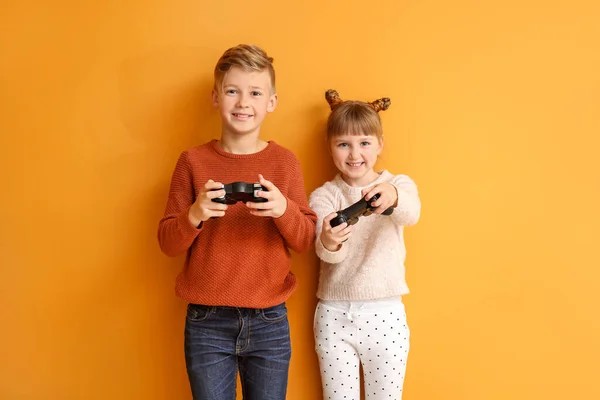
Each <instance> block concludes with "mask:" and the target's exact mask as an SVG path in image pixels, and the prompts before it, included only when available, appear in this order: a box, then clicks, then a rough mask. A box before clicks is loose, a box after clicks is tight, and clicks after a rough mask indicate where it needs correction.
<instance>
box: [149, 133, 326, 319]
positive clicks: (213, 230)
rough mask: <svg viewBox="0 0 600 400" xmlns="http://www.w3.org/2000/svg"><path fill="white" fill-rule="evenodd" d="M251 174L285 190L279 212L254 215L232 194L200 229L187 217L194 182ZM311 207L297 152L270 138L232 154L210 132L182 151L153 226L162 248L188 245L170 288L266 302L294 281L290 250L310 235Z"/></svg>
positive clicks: (224, 301)
mask: <svg viewBox="0 0 600 400" xmlns="http://www.w3.org/2000/svg"><path fill="white" fill-rule="evenodd" d="M258 174H262V175H263V176H264V177H265V179H267V180H269V181H271V182H273V184H274V185H275V186H277V188H278V189H279V190H280V191H281V193H282V194H283V195H284V196H285V197H286V198H287V209H286V211H285V213H284V214H283V215H282V216H281V217H279V218H265V217H257V216H253V215H251V214H250V213H249V211H248V208H247V207H246V206H245V205H244V204H242V203H240V202H238V203H236V204H234V205H230V206H229V208H228V209H227V211H226V213H225V216H223V217H221V218H214V219H209V220H208V221H205V222H204V223H203V224H202V225H201V227H200V229H197V228H196V227H195V226H193V225H192V224H191V223H190V221H189V219H188V211H189V208H190V206H191V205H192V204H193V203H194V201H195V199H196V196H197V193H198V191H199V189H200V188H201V187H202V186H203V185H204V184H205V183H206V182H207V181H208V180H209V179H212V180H214V181H215V182H221V183H223V184H225V183H231V182H236V181H241V182H249V183H252V182H256V181H258ZM315 222H316V214H315V213H314V212H313V211H312V210H311V209H310V208H309V206H308V201H307V196H306V192H305V189H304V179H303V177H302V171H301V169H300V164H299V162H298V160H297V158H296V157H295V156H294V154H293V153H292V152H290V151H289V150H287V149H285V148H283V147H281V146H279V145H278V144H276V143H275V142H269V144H268V146H267V147H266V148H265V149H263V150H262V151H260V152H258V153H254V154H231V153H227V152H225V151H223V150H222V149H221V148H220V147H219V146H218V144H217V141H216V140H212V141H210V142H208V143H206V144H204V145H201V146H198V147H195V148H193V149H190V150H187V151H185V152H183V153H182V154H181V156H180V157H179V160H178V162H177V165H176V167H175V171H174V173H173V177H172V180H171V188H170V191H169V198H168V200H167V206H166V210H165V214H164V216H163V218H162V219H161V220H160V223H159V228H158V240H159V243H160V247H161V249H162V251H163V252H164V253H165V254H167V255H169V256H176V255H178V254H181V253H184V252H187V257H186V259H185V263H184V266H183V270H182V271H181V272H180V273H179V275H178V277H177V282H176V285H175V292H176V294H177V295H178V296H179V297H181V298H183V299H184V300H187V301H188V302H190V303H196V304H206V305H213V306H233V307H249V308H265V307H270V306H274V305H277V304H280V303H282V302H284V301H285V300H286V299H287V298H288V297H289V296H290V295H291V294H292V292H293V291H294V289H295V288H296V286H297V282H296V278H295V277H294V275H293V274H292V273H291V272H290V252H289V250H288V248H291V249H292V250H294V251H296V252H304V251H306V250H308V249H309V248H310V247H311V245H312V244H313V243H314V236H315Z"/></svg>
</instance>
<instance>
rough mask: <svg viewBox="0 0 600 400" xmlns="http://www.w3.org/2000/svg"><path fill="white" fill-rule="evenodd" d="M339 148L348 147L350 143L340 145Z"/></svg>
mask: <svg viewBox="0 0 600 400" xmlns="http://www.w3.org/2000/svg"><path fill="white" fill-rule="evenodd" d="M338 147H348V143H340V144H338Z"/></svg>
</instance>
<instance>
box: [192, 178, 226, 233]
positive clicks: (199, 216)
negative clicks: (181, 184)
mask: <svg viewBox="0 0 600 400" xmlns="http://www.w3.org/2000/svg"><path fill="white" fill-rule="evenodd" d="M213 189H221V190H213ZM221 196H225V190H224V189H223V184H222V183H221V182H214V181H213V180H212V179H209V180H208V182H206V183H205V184H204V186H203V187H202V189H201V190H200V192H199V193H198V197H197V198H196V201H195V202H194V204H192V206H191V207H190V210H189V211H188V218H189V220H190V223H191V224H192V225H194V226H199V225H200V223H202V222H204V221H206V220H208V219H209V218H212V217H222V216H223V215H225V210H227V204H221V203H215V202H214V201H212V199H214V198H217V197H221Z"/></svg>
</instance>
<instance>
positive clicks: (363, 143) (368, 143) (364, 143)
mask: <svg viewBox="0 0 600 400" xmlns="http://www.w3.org/2000/svg"><path fill="white" fill-rule="evenodd" d="M360 145H361V146H370V145H371V142H360Z"/></svg>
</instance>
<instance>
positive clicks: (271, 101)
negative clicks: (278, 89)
mask: <svg viewBox="0 0 600 400" xmlns="http://www.w3.org/2000/svg"><path fill="white" fill-rule="evenodd" d="M278 100H279V97H277V93H275V94H272V95H271V97H270V98H269V104H267V112H273V111H275V107H277V101H278Z"/></svg>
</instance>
